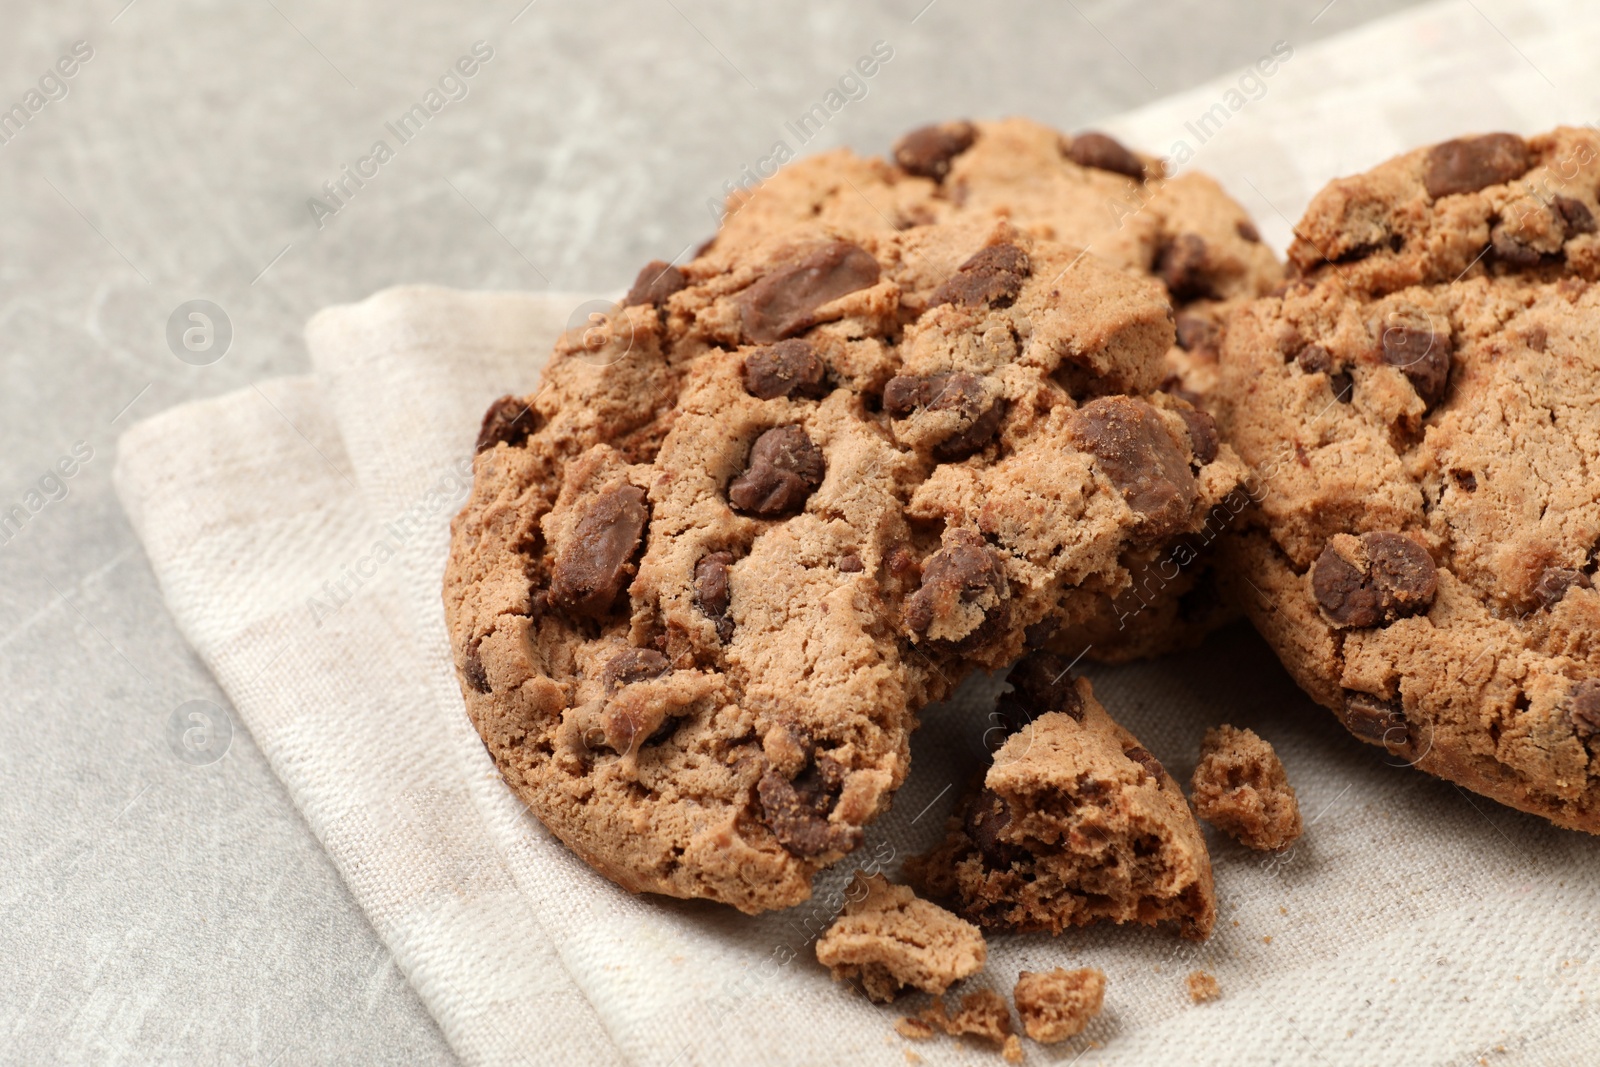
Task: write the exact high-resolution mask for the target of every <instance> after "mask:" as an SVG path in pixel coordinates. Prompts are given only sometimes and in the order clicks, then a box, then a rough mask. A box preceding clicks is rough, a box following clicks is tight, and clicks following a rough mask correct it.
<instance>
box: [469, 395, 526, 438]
mask: <svg viewBox="0 0 1600 1067" xmlns="http://www.w3.org/2000/svg"><path fill="white" fill-rule="evenodd" d="M538 429H539V416H538V415H536V414H535V413H534V410H533V407H532V406H531V405H530V404H529V403H528V402H527V401H525V400H522V399H519V398H518V397H514V396H503V397H501V398H500V399H499V400H496V401H495V402H494V403H493V404H490V405H489V410H488V411H486V412H484V413H483V425H482V427H480V428H479V430H478V445H477V448H476V449H475V452H485V451H488V450H489V449H491V448H493V447H494V446H495V445H497V444H502V443H503V444H507V445H510V446H511V447H512V448H516V447H517V446H518V445H520V444H522V443H523V442H524V441H526V440H527V439H528V437H529V436H530V435H531V434H533V433H534V431H536V430H538Z"/></svg>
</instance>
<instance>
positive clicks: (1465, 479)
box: [1450, 467, 1478, 493]
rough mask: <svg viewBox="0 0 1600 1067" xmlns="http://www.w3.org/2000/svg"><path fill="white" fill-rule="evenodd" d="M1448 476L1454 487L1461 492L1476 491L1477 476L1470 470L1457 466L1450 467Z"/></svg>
mask: <svg viewBox="0 0 1600 1067" xmlns="http://www.w3.org/2000/svg"><path fill="white" fill-rule="evenodd" d="M1450 478H1451V479H1452V480H1453V481H1454V482H1455V483H1456V488H1457V489H1460V490H1461V491H1462V492H1463V493H1476V492H1477V491H1478V476H1477V475H1476V474H1473V473H1472V472H1471V471H1467V470H1462V469H1460V468H1459V467H1456V468H1452V469H1451V471H1450Z"/></svg>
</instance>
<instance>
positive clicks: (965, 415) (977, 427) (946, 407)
mask: <svg viewBox="0 0 1600 1067" xmlns="http://www.w3.org/2000/svg"><path fill="white" fill-rule="evenodd" d="M984 401H985V396H984V390H983V379H982V378H979V377H978V376H977V375H975V374H969V373H967V372H966V371H947V372H945V373H943V374H929V375H914V374H900V375H896V376H895V377H893V378H890V379H889V383H888V384H887V385H885V386H884V387H883V410H884V411H886V412H888V413H889V416H890V417H891V418H896V419H904V418H909V417H910V416H911V415H913V414H915V413H916V412H918V411H955V412H957V413H959V415H960V416H961V420H962V422H963V423H964V425H963V426H962V427H961V428H959V429H957V430H956V431H955V432H954V433H952V434H951V435H950V436H948V437H946V438H945V439H944V440H942V441H940V442H939V443H938V444H937V445H935V446H934V447H933V454H934V456H935V457H936V458H938V459H940V460H956V459H965V458H966V457H967V456H970V455H972V454H973V453H974V452H977V451H979V450H981V449H982V448H983V447H984V446H985V445H987V444H988V443H989V442H990V441H992V440H994V438H995V435H996V434H997V433H999V432H1000V423H1001V422H1002V421H1003V420H1004V419H1005V414H1006V402H1005V400H1004V399H1002V398H998V397H997V398H995V399H994V400H992V401H990V402H988V403H987V404H985V402H984Z"/></svg>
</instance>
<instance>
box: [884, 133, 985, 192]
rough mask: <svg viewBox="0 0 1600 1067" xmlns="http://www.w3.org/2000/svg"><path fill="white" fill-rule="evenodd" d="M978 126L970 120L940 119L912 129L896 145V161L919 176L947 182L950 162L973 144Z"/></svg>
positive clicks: (909, 171)
mask: <svg viewBox="0 0 1600 1067" xmlns="http://www.w3.org/2000/svg"><path fill="white" fill-rule="evenodd" d="M977 138H978V128H977V127H976V126H974V125H973V124H972V123H970V122H940V123H936V124H934V125H932V126H923V127H921V128H919V129H915V130H912V131H911V132H910V133H908V134H906V135H905V136H904V137H902V138H900V140H899V141H897V142H896V143H895V146H894V161H895V162H896V163H897V164H899V166H900V168H901V169H902V170H905V171H907V172H908V173H911V174H915V175H916V176H917V177H919V178H932V179H933V180H934V181H936V182H938V181H943V180H944V176H945V175H946V174H949V173H950V161H951V160H953V159H955V158H956V157H957V156H959V155H960V154H961V153H963V152H965V151H966V150H967V149H969V148H971V147H972V142H973V141H975V140H977Z"/></svg>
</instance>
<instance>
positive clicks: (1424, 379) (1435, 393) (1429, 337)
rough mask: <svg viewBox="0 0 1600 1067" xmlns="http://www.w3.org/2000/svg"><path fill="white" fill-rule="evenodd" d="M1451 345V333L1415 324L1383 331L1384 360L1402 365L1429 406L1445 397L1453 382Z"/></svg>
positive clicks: (1413, 385)
mask: <svg viewBox="0 0 1600 1067" xmlns="http://www.w3.org/2000/svg"><path fill="white" fill-rule="evenodd" d="M1450 348H1451V344H1450V335H1449V334H1448V333H1443V334H1441V333H1436V332H1435V331H1433V330H1431V329H1428V330H1423V329H1418V328H1417V327H1415V326H1391V327H1389V328H1388V329H1386V330H1384V331H1383V361H1384V362H1385V363H1387V364H1389V366H1391V367H1397V368H1399V370H1400V373H1401V374H1404V375H1405V376H1406V378H1407V379H1409V380H1410V382H1411V387H1412V388H1413V389H1415V390H1416V391H1417V395H1418V396H1420V397H1421V398H1422V402H1423V404H1425V405H1426V406H1427V407H1429V408H1432V407H1433V406H1434V405H1435V404H1437V403H1439V401H1441V400H1443V399H1444V393H1445V389H1446V387H1447V386H1449V384H1450Z"/></svg>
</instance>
